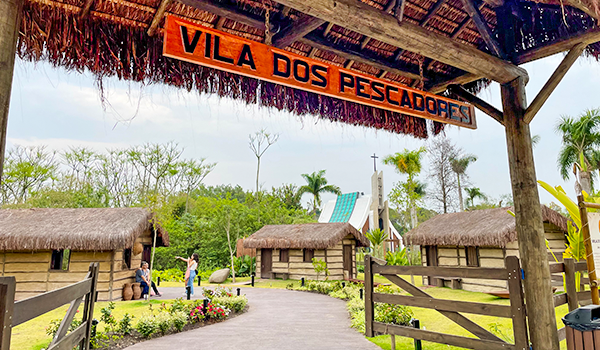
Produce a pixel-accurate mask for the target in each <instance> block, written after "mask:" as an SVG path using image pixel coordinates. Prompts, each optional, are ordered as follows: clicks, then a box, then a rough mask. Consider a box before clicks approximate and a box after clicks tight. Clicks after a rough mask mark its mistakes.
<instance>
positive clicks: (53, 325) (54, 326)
mask: <svg viewBox="0 0 600 350" xmlns="http://www.w3.org/2000/svg"><path fill="white" fill-rule="evenodd" d="M61 322H62V318H59V319H56V320H52V321H50V325H49V326H48V327H46V334H48V335H49V336H51V337H52V338H54V336H55V335H56V333H57V332H58V328H59V327H60V323H61ZM81 322H82V321H81V320H77V319H75V318H74V319H73V320H72V321H71V325H70V326H69V332H71V331H73V330H74V329H75V328H77V327H79V326H80V325H81Z"/></svg>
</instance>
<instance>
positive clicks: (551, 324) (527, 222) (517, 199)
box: [500, 79, 559, 350]
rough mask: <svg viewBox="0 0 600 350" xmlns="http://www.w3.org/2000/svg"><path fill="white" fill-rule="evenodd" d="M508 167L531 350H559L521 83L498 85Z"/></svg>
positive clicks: (522, 85)
mask: <svg viewBox="0 0 600 350" xmlns="http://www.w3.org/2000/svg"><path fill="white" fill-rule="evenodd" d="M500 90H501V92H502V105H503V109H504V126H505V128H506V143H507V148H508V164H509V168H510V178H511V184H512V193H513V199H514V203H515V214H516V228H517V236H518V240H517V241H518V242H519V254H520V257H521V263H522V269H523V272H524V276H525V278H524V281H523V285H524V287H525V288H524V289H525V300H527V316H528V321H529V322H528V324H529V335H530V340H531V342H532V344H533V349H544V350H559V343H558V331H557V327H556V316H555V313H554V303H553V293H552V285H551V278H550V269H549V266H548V252H547V250H546V243H545V236H544V224H543V221H542V210H541V206H540V197H539V193H538V187H537V181H536V180H537V179H536V175H535V164H534V161H533V148H532V145H531V132H530V130H529V124H527V123H525V121H524V120H523V117H524V114H525V107H526V97H525V82H524V81H523V79H516V80H514V81H512V82H510V83H509V84H502V85H501V87H500Z"/></svg>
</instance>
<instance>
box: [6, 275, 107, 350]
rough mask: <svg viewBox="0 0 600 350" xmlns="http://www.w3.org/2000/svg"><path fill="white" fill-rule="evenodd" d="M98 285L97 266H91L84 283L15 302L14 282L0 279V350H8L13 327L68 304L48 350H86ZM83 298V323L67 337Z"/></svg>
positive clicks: (9, 278)
mask: <svg viewBox="0 0 600 350" xmlns="http://www.w3.org/2000/svg"><path fill="white" fill-rule="evenodd" d="M97 281H98V263H91V264H90V269H89V272H88V274H87V276H86V278H85V279H84V280H83V281H81V282H77V283H75V284H72V285H70V286H67V287H64V288H60V289H57V290H53V291H51V292H47V293H44V294H40V295H36V296H34V297H31V298H28V299H25V300H21V301H17V302H15V288H16V281H15V278H14V277H0V332H1V333H0V350H9V349H10V336H11V331H12V328H13V327H16V326H18V325H20V324H21V323H24V322H27V321H29V320H31V319H34V318H36V317H38V316H40V315H43V314H45V313H46V312H48V311H52V310H54V309H56V308H58V307H61V306H63V305H65V304H69V303H70V306H69V309H68V310H67V313H66V315H65V317H64V318H63V320H62V322H61V323H60V326H59V328H58V331H57V332H56V335H55V336H54V338H53V339H52V342H51V343H50V345H49V347H48V349H47V350H59V349H60V350H63V349H64V350H71V349H73V348H74V347H76V346H79V349H80V350H88V349H89V345H90V334H91V329H92V319H93V315H94V303H95V299H96V285H97ZM84 297H85V304H84V308H83V319H82V321H83V322H82V323H81V325H79V326H78V327H77V328H76V329H74V330H73V331H71V332H70V333H69V334H67V331H68V330H69V327H70V326H71V321H72V320H73V318H74V317H75V314H76V313H77V309H78V308H79V305H80V304H81V302H82V301H83V299H84Z"/></svg>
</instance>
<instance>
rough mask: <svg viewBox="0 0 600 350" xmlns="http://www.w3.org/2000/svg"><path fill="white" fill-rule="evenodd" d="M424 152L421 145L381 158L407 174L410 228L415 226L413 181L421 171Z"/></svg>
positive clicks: (414, 182)
mask: <svg viewBox="0 0 600 350" xmlns="http://www.w3.org/2000/svg"><path fill="white" fill-rule="evenodd" d="M425 152H427V150H426V149H425V147H421V148H419V149H417V150H414V151H410V150H408V149H404V151H403V152H397V153H395V154H392V155H388V156H386V157H385V158H383V163H384V164H387V165H392V166H394V167H395V169H396V171H397V172H399V173H400V174H405V175H408V180H407V184H408V186H409V189H408V194H409V197H410V204H409V210H410V221H411V226H412V228H415V227H417V207H416V201H417V199H418V198H416V196H417V192H416V190H417V181H415V177H416V176H417V175H418V174H419V173H420V172H421V158H422V157H423V153H425Z"/></svg>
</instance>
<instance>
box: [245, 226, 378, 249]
mask: <svg viewBox="0 0 600 350" xmlns="http://www.w3.org/2000/svg"><path fill="white" fill-rule="evenodd" d="M349 234H351V235H353V236H354V237H355V238H356V241H357V242H356V244H357V245H358V246H362V247H368V246H369V240H368V239H367V238H366V237H365V236H364V235H363V234H362V233H360V232H359V231H358V230H357V229H355V228H354V227H353V226H352V225H350V224H349V223H347V222H335V223H330V222H328V223H312V224H299V225H266V226H264V227H263V228H261V229H260V230H258V231H256V232H255V233H254V234H253V235H251V236H250V237H248V238H246V239H245V240H244V248H259V249H262V248H280V249H281V248H283V249H303V248H306V249H327V248H331V247H333V246H335V245H336V244H337V243H339V242H340V241H341V240H342V239H344V237H346V236H347V235H349Z"/></svg>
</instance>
